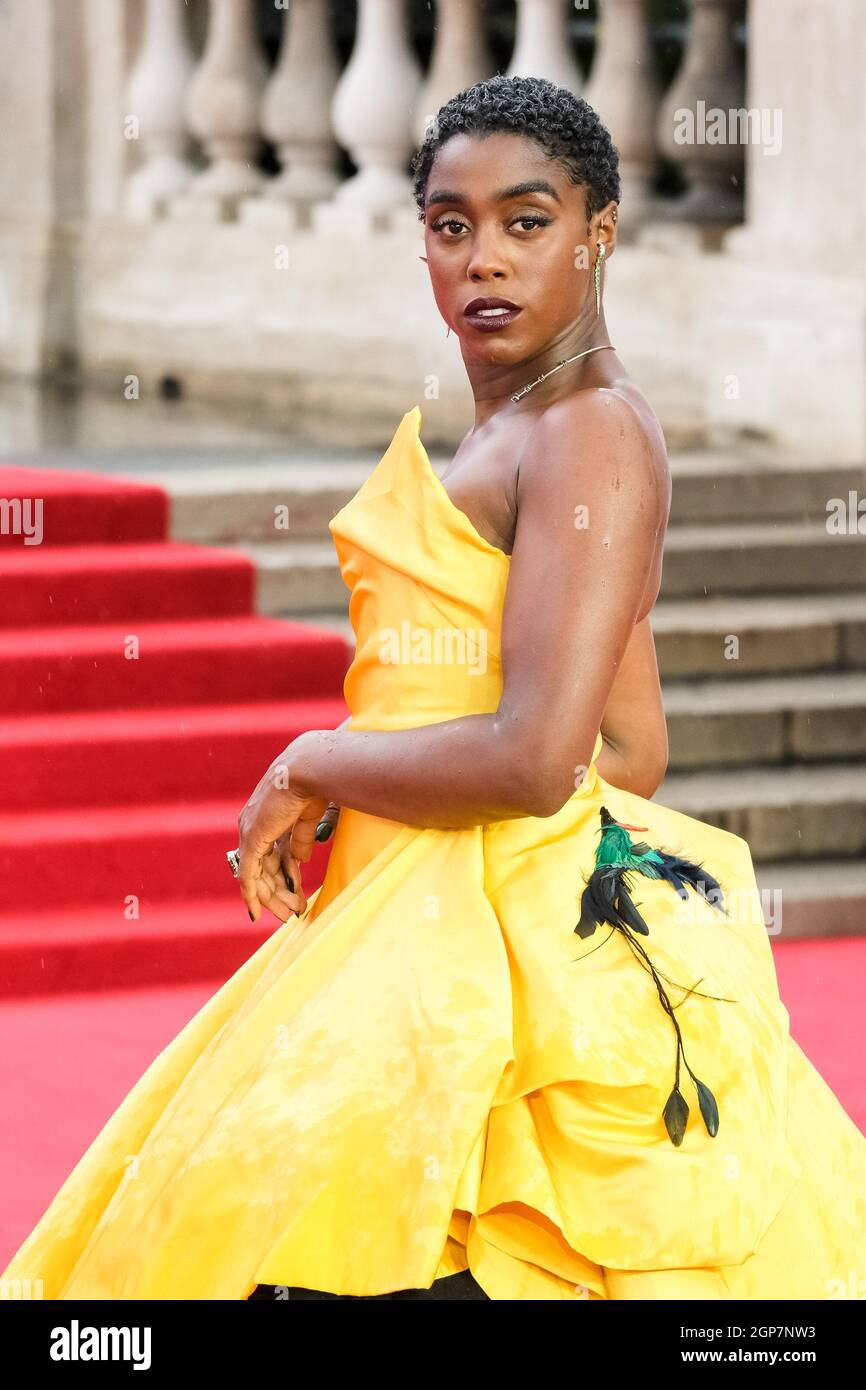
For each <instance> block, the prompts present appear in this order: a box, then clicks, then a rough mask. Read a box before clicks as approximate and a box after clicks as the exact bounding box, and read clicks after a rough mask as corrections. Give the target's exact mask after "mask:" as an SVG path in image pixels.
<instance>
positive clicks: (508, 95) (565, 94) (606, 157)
mask: <svg viewBox="0 0 866 1390" xmlns="http://www.w3.org/2000/svg"><path fill="white" fill-rule="evenodd" d="M500 130H504V131H512V132H514V133H515V134H518V135H528V136H529V137H530V138H531V139H532V140H535V142H536V143H537V144H538V145H540V146H541V148H542V149H543V150H545V151H546V152H547V154H548V155H550V157H551V159H556V160H558V161H559V163H560V164H561V165H562V166H563V168H564V169H565V171H566V173H567V174H568V175H569V177H570V178H571V180H572V182H573V183H576V184H583V185H584V186H585V187H586V216H587V221H589V219H590V218H591V217H592V215H593V213H596V212H600V211H601V209H602V208H603V207H606V206H607V204H608V203H609V202H610V201H611V199H613V200H614V202H616V203H619V200H620V181H619V151H618V150H617V149H616V146H615V145H614V143H613V141H612V139H611V137H610V132H609V131H608V129H607V127H606V126H605V125H603V124H602V122H601V121H600V119H599V117H598V114H597V112H596V111H595V110H594V109H593V108H592V107H591V106H590V104H589V102H587V101H584V100H583V98H582V97H576V96H575V95H574V94H573V93H572V92H570V91H569V90H568V88H567V87H558V86H557V85H556V83H555V82H548V81H547V79H546V78H543V77H503V76H501V75H497V76H496V77H489V78H487V79H486V80H485V81H484V82H476V83H475V85H474V86H473V87H466V88H465V90H464V91H462V92H458V93H457V95H456V96H454V97H452V98H451V100H450V101H446V103H445V105H444V106H442V107H440V109H439V111H438V113H437V115H436V116H435V118H434V119H433V120H432V121H431V122H430V126H429V128H428V130H427V133H426V135H425V137H424V140H423V142H422V143H421V145H420V147H419V148H418V149H417V150H416V152H415V154H414V156H413V158H412V164H411V174H412V191H413V193H414V195H415V201H416V203H417V204H418V208H419V217H420V218H421V219H422V220H423V218H424V198H425V194H426V189H427V179H428V178H429V175H430V170H431V168H432V165H433V160H434V159H435V158H436V155H437V154H438V152H439V150H441V148H442V146H443V145H444V144H445V142H446V141H447V140H450V139H451V137H452V135H490V134H492V133H493V132H494V131H500Z"/></svg>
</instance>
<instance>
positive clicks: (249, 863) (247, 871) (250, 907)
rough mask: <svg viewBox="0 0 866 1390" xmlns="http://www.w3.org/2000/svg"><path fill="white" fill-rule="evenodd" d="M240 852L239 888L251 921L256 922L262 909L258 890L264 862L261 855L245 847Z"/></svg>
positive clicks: (241, 847)
mask: <svg viewBox="0 0 866 1390" xmlns="http://www.w3.org/2000/svg"><path fill="white" fill-rule="evenodd" d="M240 851H241V852H240V861H239V863H238V887H239V888H240V890H241V897H242V898H243V900H244V902H245V904H246V908H247V912H248V913H249V917H250V921H251V922H255V921H257V920H258V917H259V914H260V912H261V908H262V903H261V901H260V899H259V895H258V888H257V885H258V883H259V879H260V876H261V871H262V860H261V856H260V855H258V854H256V853H254V852H253V851H252V850H250V849H248V848H245V847H244V846H243V845H242V846H240Z"/></svg>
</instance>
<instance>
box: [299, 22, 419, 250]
mask: <svg viewBox="0 0 866 1390" xmlns="http://www.w3.org/2000/svg"><path fill="white" fill-rule="evenodd" d="M420 90H421V68H420V65H419V63H418V60H417V58H416V57H415V52H414V49H413V48H412V45H411V43H410V40H409V31H408V23H407V12H406V2H405V0H358V28H357V33H356V36H355V46H354V48H353V50H352V56H351V58H350V59H349V62H348V64H347V66H346V69H345V71H344V72H343V74H342V76H341V77H340V80H339V82H338V83H337V90H336V92H335V94H334V101H333V106H332V119H333V126H334V131H335V133H336V136H337V139H338V140H339V141H340V142H341V143H342V144H343V145H344V146H345V147H346V149H347V150H348V151H349V153H350V154H351V156H352V159H353V160H354V162H355V164H357V166H358V172H357V173H356V174H353V176H352V177H351V178H350V179H347V180H346V181H345V182H344V183H342V184H341V185H340V187H339V188H338V189H337V192H336V194H335V196H334V198H332V199H331V201H330V203H322V204H321V205H320V206H319V207H318V208H316V210H315V222H316V225H317V226H318V227H320V228H321V229H322V230H323V231H325V230H331V229H333V228H335V227H336V228H339V229H340V230H346V229H355V230H360V229H361V228H362V227H363V226H364V225H365V224H366V225H372V226H374V227H376V226H378V227H381V228H384V227H386V226H388V225H390V223H391V220H392V217H393V215H394V214H397V215H406V211H407V209H408V208H410V207H411V205H412V204H411V188H410V184H409V179H408V176H407V174H406V163H407V161H408V158H409V155H410V154H411V152H412V149H413V147H414V143H415V142H414V136H413V134H412V116H413V113H414V111H415V109H416V106H417V103H418V95H419V92H420ZM348 210H350V211H351V214H352V216H351V218H347V216H346V213H347V211H348Z"/></svg>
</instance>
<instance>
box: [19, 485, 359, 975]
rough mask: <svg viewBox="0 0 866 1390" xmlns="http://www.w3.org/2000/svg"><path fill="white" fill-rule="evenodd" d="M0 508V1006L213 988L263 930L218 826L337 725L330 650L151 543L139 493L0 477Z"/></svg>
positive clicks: (230, 555)
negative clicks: (132, 989)
mask: <svg viewBox="0 0 866 1390" xmlns="http://www.w3.org/2000/svg"><path fill="white" fill-rule="evenodd" d="M0 497H2V498H4V499H5V500H6V503H7V507H6V511H5V513H4V516H5V518H6V520H5V522H4V529H3V532H2V533H0V592H2V593H3V596H4V602H3V606H2V610H0V995H3V996H6V997H7V998H8V997H15V998H21V997H22V996H24V995H34V994H44V993H46V992H48V991H58V990H78V989H99V990H104V989H112V988H116V987H118V986H121V985H123V986H128V985H144V984H156V983H161V982H163V981H165V982H168V981H174V982H180V981H197V980H208V979H214V978H224V977H225V976H226V975H228V974H231V972H232V971H233V970H235V969H237V967H238V965H240V963H241V962H242V961H243V960H244V959H245V958H246V957H247V956H248V955H249V954H250V951H251V950H252V949H254V948H255V946H257V945H258V944H259V943H260V942H261V941H263V940H264V939H265V937H266V935H267V934H268V933H269V932H270V931H271V930H273V927H274V926H275V925H276V920H275V919H273V920H271V919H270V918H269V920H268V921H266V922H263V923H261V924H260V925H259V926H257V927H251V926H250V922H249V918H248V916H247V913H246V909H245V907H244V905H243V902H242V900H241V897H240V893H239V891H238V888H237V885H236V884H235V882H234V880H233V879H232V877H231V874H230V873H229V870H228V866H227V864H226V860H225V853H226V850H228V849H232V848H233V847H234V845H236V844H237V816H238V812H239V811H240V809H241V807H242V806H243V804H244V802H245V801H246V799H247V797H248V796H249V794H250V792H251V791H252V790H253V787H254V786H255V784H256V783H257V781H258V780H259V777H260V776H261V774H262V772H263V771H264V770H265V768H266V767H267V765H268V763H269V762H270V761H271V759H272V758H274V757H275V755H276V754H277V753H279V752H280V751H281V749H283V748H285V746H286V745H287V744H288V743H290V742H291V740H292V739H293V738H296V737H297V735H298V734H300V733H302V732H303V731H304V730H305V729H309V728H334V727H335V726H336V725H337V724H339V723H340V722H341V721H342V720H343V719H344V718H345V715H346V706H345V702H344V700H343V696H342V686H343V677H344V675H345V673H346V669H347V667H348V664H349V661H350V659H351V651H350V648H349V646H348V644H347V643H346V641H345V640H344V639H343V638H342V637H340V636H339V635H338V634H336V633H333V632H330V631H328V630H324V629H318V628H315V627H313V626H310V625H307V624H301V623H292V622H283V621H279V620H276V619H272V618H264V617H260V616H258V615H257V614H256V613H255V611H254V595H255V570H254V566H253V564H252V562H251V561H250V560H248V559H247V558H246V557H245V556H243V555H240V554H238V553H237V552H235V551H232V550H229V549H218V548H214V547H209V546H197V545H180V544H177V543H174V542H171V541H169V540H167V539H166V536H167V526H168V516H169V499H168V496H167V495H166V493H165V491H164V490H163V489H162V488H160V487H157V486H151V485H145V484H140V483H136V482H131V481H125V480H121V479H118V478H112V477H105V476H98V475H90V474H86V473H65V472H58V471H52V470H49V469H25V468H5V469H0ZM31 541H32V542H33V543H31ZM328 849H329V846H327V845H324V846H322V847H321V848H319V849H317V850H316V851H315V853H314V857H313V859H312V860H311V861H310V862H309V863H308V864H307V865H305V869H304V887H305V889H306V891H307V893H308V894H309V893H311V892H312V891H313V889H314V888H316V887H317V886H318V884H319V883H320V882H321V880H322V875H323V873H324V867H325V864H326V863H327V855H328Z"/></svg>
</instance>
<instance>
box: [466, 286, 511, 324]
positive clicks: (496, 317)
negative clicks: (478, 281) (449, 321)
mask: <svg viewBox="0 0 866 1390" xmlns="http://www.w3.org/2000/svg"><path fill="white" fill-rule="evenodd" d="M481 309H504V310H506V312H505V313H502V314H482V313H480V312H479V310H481ZM520 312H521V310H520V305H519V304H513V303H512V301H511V300H510V299H498V298H496V297H495V296H493V295H484V296H481V297H479V298H477V299H470V301H469V303H468V304H467V305H466V308H465V309H464V310H463V317H464V318H465V319H466V321H467V323H471V325H472V327H473V328H478V329H480V331H481V332H482V333H495V332H496V331H497V329H500V328H507V327H508V325H509V324H511V323H513V322H514V320H515V319H516V318H517V315H518V314H519V313H520Z"/></svg>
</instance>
